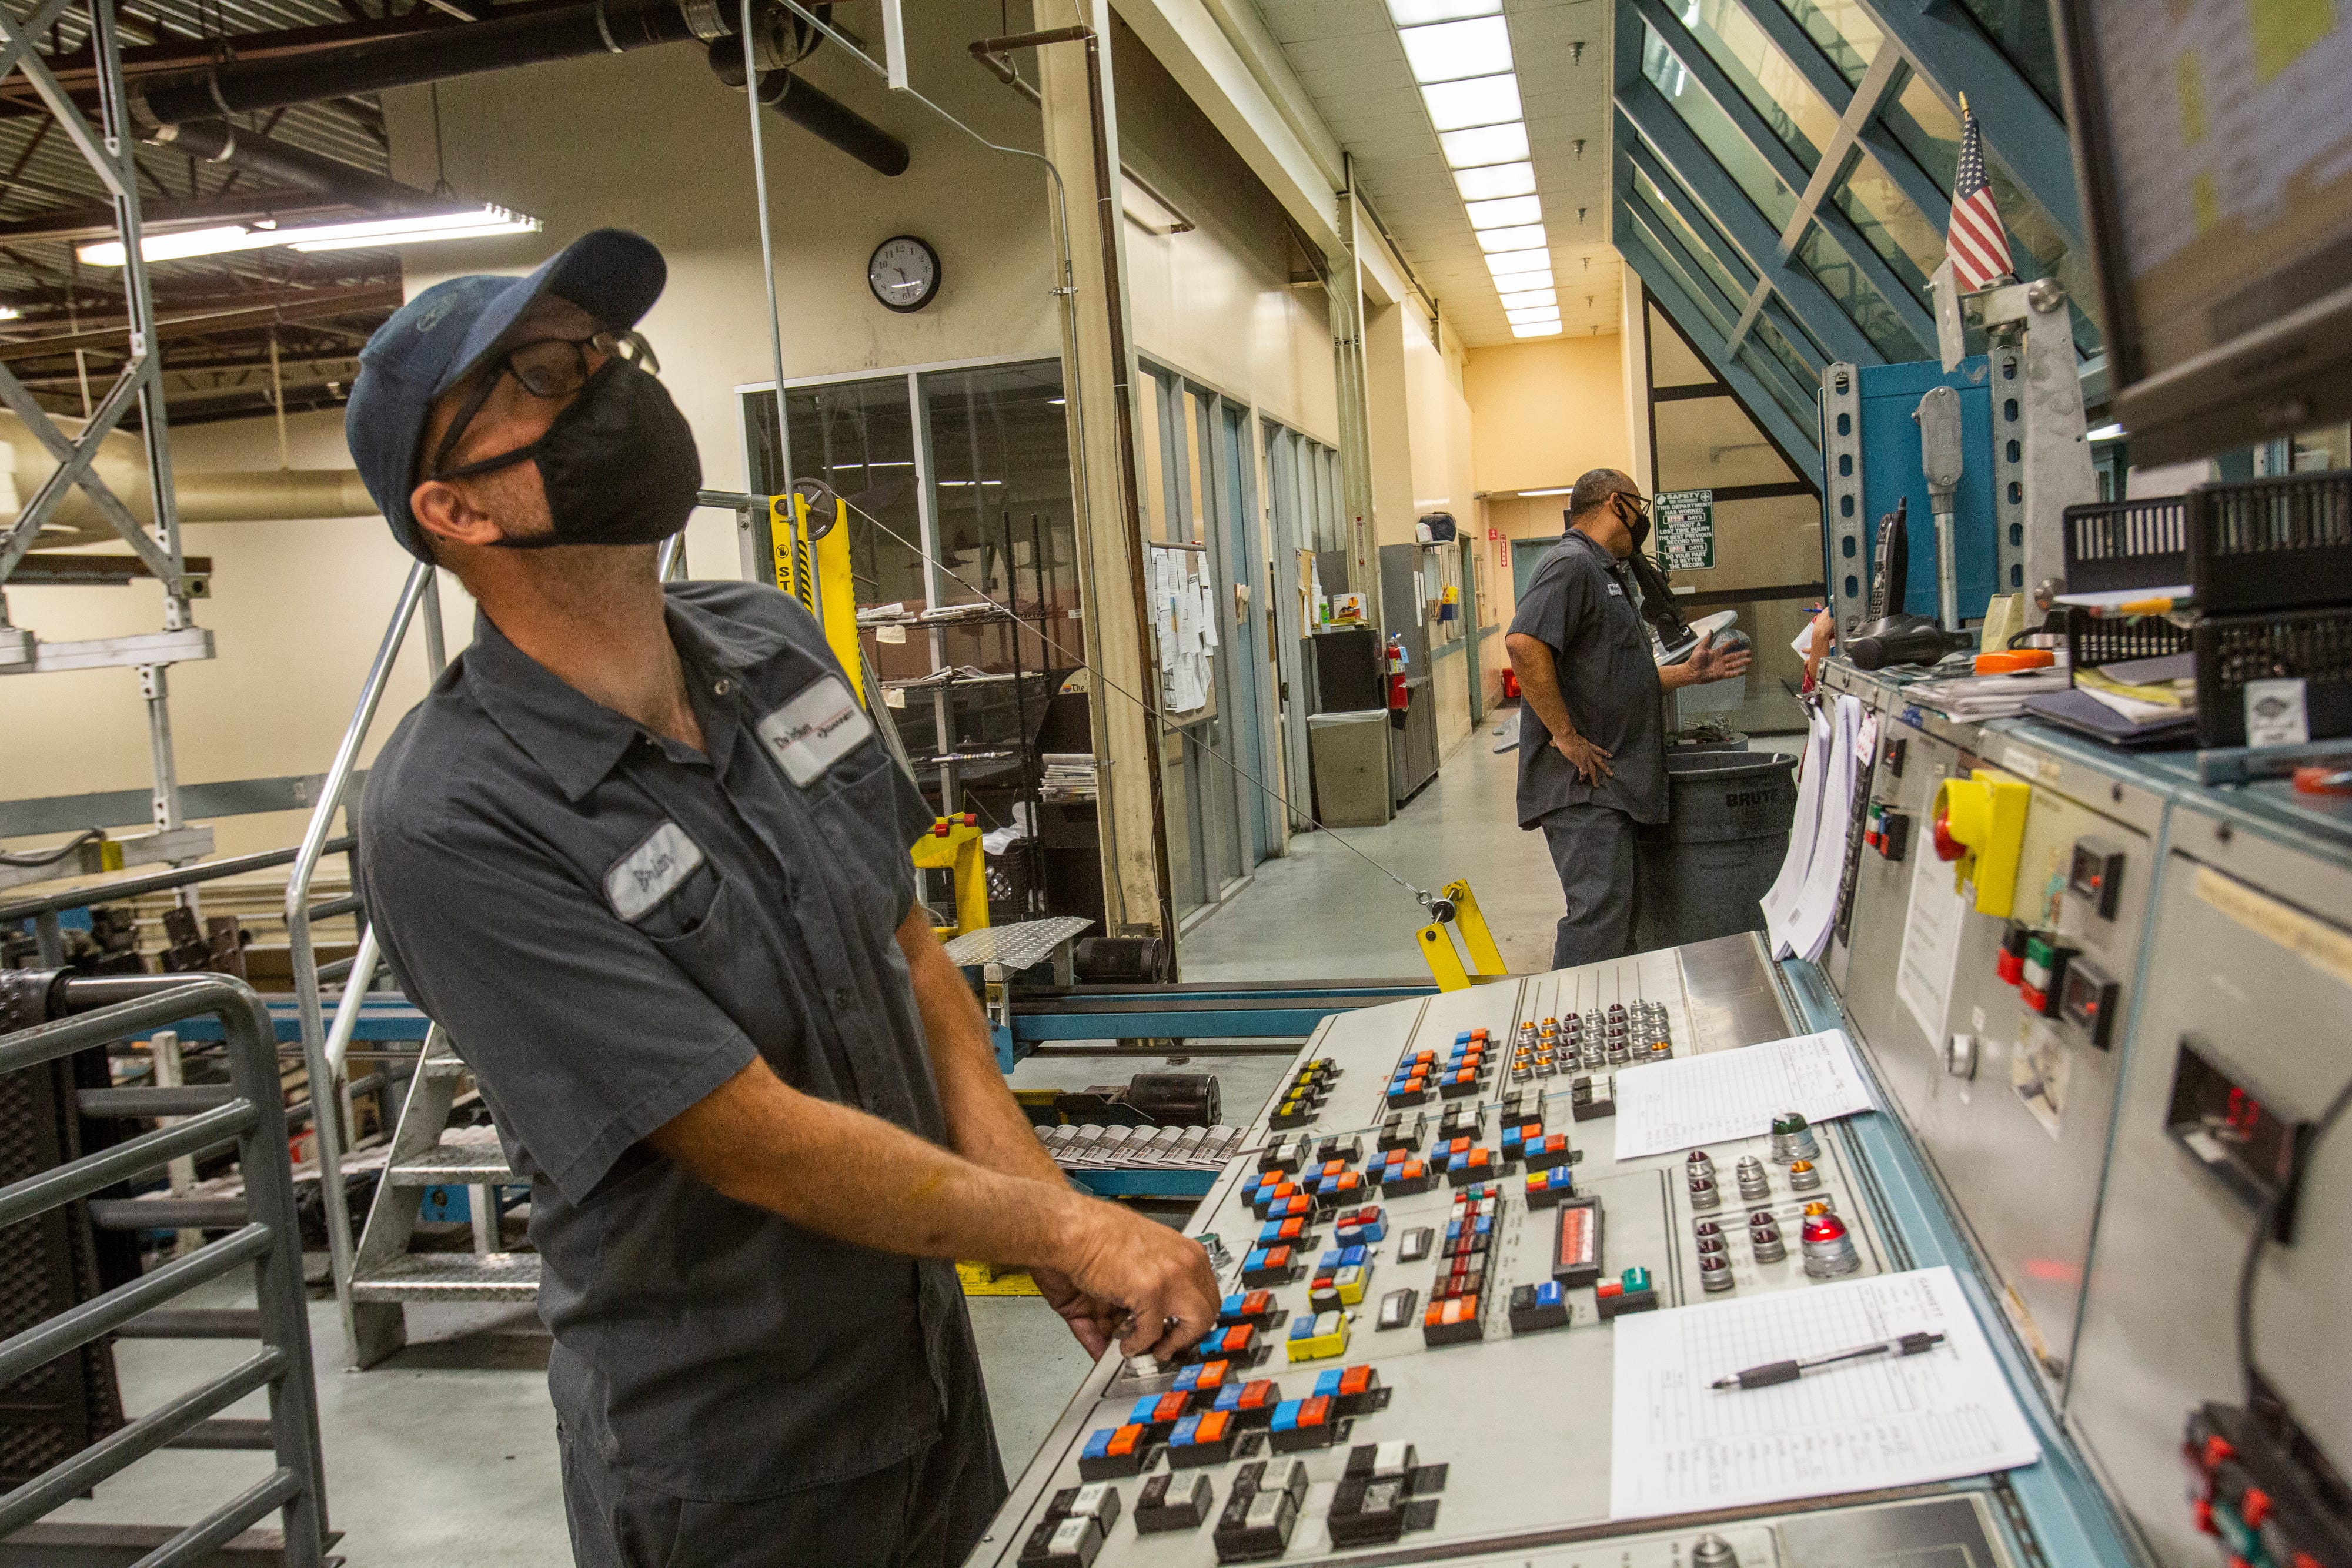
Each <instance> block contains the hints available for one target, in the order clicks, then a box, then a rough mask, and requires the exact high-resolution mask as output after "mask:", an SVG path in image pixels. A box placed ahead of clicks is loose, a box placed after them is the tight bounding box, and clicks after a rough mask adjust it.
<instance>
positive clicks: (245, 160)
mask: <svg viewBox="0 0 2352 1568" xmlns="http://www.w3.org/2000/svg"><path fill="white" fill-rule="evenodd" d="M144 141H146V143H147V145H148V146H150V147H162V148H167V149H169V150H170V151H172V152H184V153H185V154H187V156H189V157H191V158H194V159H196V160H197V161H199V162H205V163H226V164H227V165H229V166H230V167H231V168H235V169H242V170H244V171H245V172H247V173H248V174H255V175H258V176H260V177H261V178H263V179H266V180H270V181H273V182H275V183H278V184H279V185H285V186H291V187H293V188H294V189H296V190H301V191H315V192H317V193H319V194H320V195H324V196H331V197H333V198H334V199H335V200H336V201H337V202H339V203H341V204H343V205H344V206H350V207H358V208H360V209H362V210H363V211H366V212H374V213H390V212H399V211H402V210H404V209H408V208H418V207H432V206H438V205H445V204H446V203H444V202H443V201H442V200H441V199H440V198H437V197H436V196H435V195H433V193H431V192H429V191H420V190H418V189H417V188H416V187H415V186H414V185H404V184H402V183H400V182H399V181H397V180H394V179H391V178H388V177H386V176H385V175H383V174H378V173H376V172H373V171H372V170H367V169H361V168H356V167H354V166H353V165H352V164H349V163H344V162H339V161H338V160H336V159H333V158H327V157H322V156H320V154H318V153H316V152H311V151H310V149H308V148H306V147H295V146H292V145H290V144H289V143H287V142H284V141H278V140H277V139H276V138H275V137H269V136H264V135H262V134H261V132H259V131H240V130H239V129H237V128H236V126H234V125H231V124H230V123H229V122H228V121H226V120H189V121H187V122H186V123H185V124H182V125H158V126H156V127H155V128H154V129H153V130H152V131H149V132H147V134H146V135H145V137H144Z"/></svg>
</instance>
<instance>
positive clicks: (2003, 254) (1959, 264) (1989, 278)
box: [1944, 99, 2015, 294]
mask: <svg viewBox="0 0 2352 1568" xmlns="http://www.w3.org/2000/svg"><path fill="white" fill-rule="evenodd" d="M1944 249H1945V251H1946V253H1947V254H1948V255H1949V256H1950V257H1951V259H1952V275H1953V277H1956V278H1958V280H1959V285H1960V292H1961V293H1963V294H1974V293H1976V292H1977V291H1978V290H1979V289H1983V288H1990V287H1992V285H1993V284H1994V282H1995V281H1997V280H1998V279H2000V277H2002V276H2004V275H2005V274H2007V273H2009V272H2011V271H2013V270H2015V269H2014V268H2013V267H2011V265H2010V259H2009V234H2008V231H2006V230H2005V229H2003V228H2002V227H2001V225H2000V208H1999V207H1998V206H1996V205H1994V204H1993V199H1992V187H1991V186H1990V185H1989V184H1987V183H1985V161H1984V137H1983V135H1982V134H1981V133H1980V132H1979V131H1978V129H1977V117H1976V113H1975V111H1974V110H1971V109H1969V106H1968V102H1967V100H1966V99H1963V100H1962V101H1961V103H1960V167H1959V172H1958V173H1956V174H1954V175H1953V176H1952V225H1951V227H1950V228H1949V229H1948V231H1947V232H1946V233H1945V235H1944Z"/></svg>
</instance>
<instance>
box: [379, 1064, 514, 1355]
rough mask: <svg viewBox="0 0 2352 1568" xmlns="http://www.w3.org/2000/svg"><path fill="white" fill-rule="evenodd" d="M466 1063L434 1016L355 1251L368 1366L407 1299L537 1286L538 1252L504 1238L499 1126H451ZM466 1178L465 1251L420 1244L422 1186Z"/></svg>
mask: <svg viewBox="0 0 2352 1568" xmlns="http://www.w3.org/2000/svg"><path fill="white" fill-rule="evenodd" d="M468 1075H469V1072H468V1069H467V1066H466V1063H465V1061H464V1060H463V1059H462V1058H460V1057H459V1056H458V1055H457V1051H455V1050H454V1049H452V1047H451V1046H450V1043H449V1037H448V1036H447V1035H446V1034H444V1033H443V1032H442V1031H441V1030H440V1029H439V1028H438V1027H437V1026H436V1028H434V1029H433V1030H432V1031H431V1032H430V1033H429V1034H427V1035H426V1037H425V1049H424V1051H423V1054H422V1056H421V1058H420V1060H419V1061H418V1062H417V1071H416V1076H415V1078H414V1079H412V1080H411V1081H410V1082H409V1086H408V1098H407V1099H406V1100H405V1101H404V1102H403V1103H402V1104H401V1108H400V1120H399V1122H398V1124H396V1125H395V1126H394V1129H393V1134H392V1143H391V1146H390V1147H389V1148H388V1149H387V1150H386V1151H385V1155H384V1166H383V1181H382V1182H380V1183H379V1184H378V1185H377V1186H376V1193H375V1201H374V1203H373V1205H371V1206H370V1207H369V1209H368V1217H367V1224H366V1227H365V1228H364V1229H362V1231H361V1232H360V1239H359V1245H358V1246H357V1247H356V1248H355V1249H353V1256H352V1283H351V1301H352V1346H351V1351H352V1364H353V1365H354V1366H359V1367H366V1366H373V1365H374V1364H376V1363H377V1362H379V1361H382V1360H383V1358H384V1357H385V1356H388V1355H390V1354H392V1353H393V1352H394V1351H396V1350H398V1349H399V1348H400V1347H401V1346H402V1345H403V1344H405V1343H407V1340H408V1324H407V1318H406V1309H405V1303H407V1302H410V1301H532V1300H535V1299H536V1298H537V1297H538V1294H539V1255H538V1254H537V1253H535V1252H510V1251H508V1250H506V1249H504V1248H503V1247H502V1246H501V1244H500V1240H499V1205H498V1201H497V1191H496V1189H497V1188H499V1187H500V1186H515V1185H520V1183H519V1178H518V1177H517V1176H516V1175H515V1173H514V1169H513V1167H512V1166H509V1164H508V1163H507V1157H506V1151H505V1150H504V1149H503V1148H502V1147H501V1146H500V1145H499V1138H498V1133H497V1131H496V1130H495V1129H493V1128H489V1127H454V1128H453V1127H451V1126H450V1125H449V1119H450V1113H451V1112H452V1111H453V1110H454V1109H455V1108H456V1105H457V1097H458V1095H459V1093H460V1092H461V1091H462V1090H463V1089H464V1087H465V1082H466V1080H467V1077H468ZM436 1186H463V1187H465V1188H467V1189H468V1190H467V1196H468V1197H469V1199H470V1202H469V1205H468V1207H469V1209H470V1213H471V1217H472V1219H473V1228H474V1249H473V1250H472V1251H471V1252H417V1251H412V1250H411V1245H412V1243H413V1242H414V1241H415V1235H416V1227H417V1223H418V1219H419V1208H418V1205H419V1199H420V1194H421V1192H422V1190H423V1189H425V1188H427V1187H436Z"/></svg>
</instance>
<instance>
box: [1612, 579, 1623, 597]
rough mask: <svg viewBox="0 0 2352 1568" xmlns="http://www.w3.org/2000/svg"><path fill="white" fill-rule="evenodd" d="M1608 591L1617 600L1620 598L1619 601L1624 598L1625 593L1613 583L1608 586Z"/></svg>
mask: <svg viewBox="0 0 2352 1568" xmlns="http://www.w3.org/2000/svg"><path fill="white" fill-rule="evenodd" d="M1609 591H1610V592H1612V593H1613V594H1615V595H1616V596H1617V597H1618V598H1620V599H1622V598H1624V597H1625V591H1624V590H1623V589H1622V588H1620V587H1618V586H1617V585H1616V584H1615V583H1613V582H1612V583H1611V584H1610V585H1609Z"/></svg>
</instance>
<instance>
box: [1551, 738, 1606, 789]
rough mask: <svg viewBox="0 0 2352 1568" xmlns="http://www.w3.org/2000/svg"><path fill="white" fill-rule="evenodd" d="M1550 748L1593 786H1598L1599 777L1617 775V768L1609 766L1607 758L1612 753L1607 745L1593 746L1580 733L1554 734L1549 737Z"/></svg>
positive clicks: (1578, 775) (1604, 777)
mask: <svg viewBox="0 0 2352 1568" xmlns="http://www.w3.org/2000/svg"><path fill="white" fill-rule="evenodd" d="M1551 748H1552V749H1553V750H1554V751H1557V752H1559V754H1560V755H1561V756H1562V757H1565V758H1568V765H1569V766H1570V768H1575V769H1576V774H1577V777H1578V778H1580V779H1583V780H1584V781H1585V782H1586V783H1587V784H1590V785H1592V786H1594V787H1595V788H1598V787H1599V785H1600V783H1601V779H1614V778H1616V777H1617V770H1616V769H1615V768H1612V767H1610V766H1609V758H1610V757H1611V756H1612V755H1613V754H1612V752H1610V751H1609V749H1608V748H1607V747H1600V746H1595V745H1593V744H1592V742H1591V741H1589V740H1587V739H1585V738H1584V737H1582V736H1580V735H1555V736H1553V737H1551Z"/></svg>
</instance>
